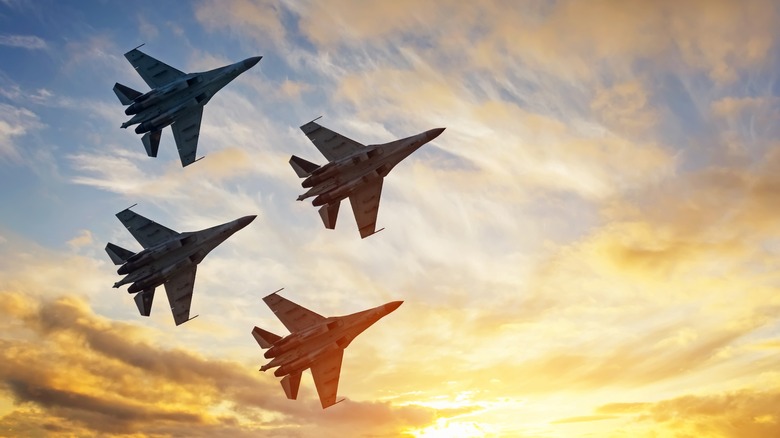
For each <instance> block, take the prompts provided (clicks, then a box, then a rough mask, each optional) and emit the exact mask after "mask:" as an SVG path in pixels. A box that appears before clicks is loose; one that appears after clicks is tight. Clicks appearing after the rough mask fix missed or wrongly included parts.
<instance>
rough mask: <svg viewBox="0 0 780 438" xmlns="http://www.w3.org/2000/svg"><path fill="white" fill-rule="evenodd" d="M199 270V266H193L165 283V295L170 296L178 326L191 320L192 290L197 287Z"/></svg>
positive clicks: (172, 310) (169, 301) (169, 299)
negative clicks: (196, 276) (196, 279)
mask: <svg viewBox="0 0 780 438" xmlns="http://www.w3.org/2000/svg"><path fill="white" fill-rule="evenodd" d="M197 270H198V268H197V266H193V267H192V268H190V269H187V270H186V271H182V272H181V273H179V274H178V275H176V276H175V277H173V278H171V279H170V280H168V281H166V282H165V293H166V294H167V295H168V303H169V304H170V305H171V312H172V313H173V320H174V321H175V322H176V325H179V324H182V323H185V322H187V321H188V320H189V319H190V305H191V304H192V288H193V287H194V286H195V274H196V273H197Z"/></svg>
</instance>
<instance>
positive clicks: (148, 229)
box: [116, 208, 179, 248]
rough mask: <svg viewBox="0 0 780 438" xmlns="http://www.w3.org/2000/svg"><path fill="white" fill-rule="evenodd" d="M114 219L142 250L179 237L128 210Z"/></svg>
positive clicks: (121, 212) (173, 232) (168, 229)
mask: <svg viewBox="0 0 780 438" xmlns="http://www.w3.org/2000/svg"><path fill="white" fill-rule="evenodd" d="M116 217H117V218H118V219H119V220H120V221H121V222H122V225H124V226H125V228H127V231H130V234H132V235H133V237H135V240H137V241H138V243H140V244H141V246H143V247H144V248H150V247H153V246H157V245H159V244H161V243H163V242H167V241H169V240H171V239H173V238H174V237H176V236H178V235H179V233H177V232H176V231H173V230H171V229H170V228H166V227H164V226H162V225H160V224H158V223H157V222H155V221H153V220H151V219H147V218H145V217H143V216H141V215H140V214H137V213H136V212H134V211H132V210H130V209H129V208H128V209H126V210H122V211H120V212H119V213H117V214H116Z"/></svg>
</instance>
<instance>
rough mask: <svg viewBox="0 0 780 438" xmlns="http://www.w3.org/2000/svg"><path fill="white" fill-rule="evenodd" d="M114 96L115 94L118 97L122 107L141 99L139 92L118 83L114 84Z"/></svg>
mask: <svg viewBox="0 0 780 438" xmlns="http://www.w3.org/2000/svg"><path fill="white" fill-rule="evenodd" d="M114 94H116V97H118V98H119V101H120V102H122V105H130V104H131V103H133V101H134V100H136V99H138V98H139V97H141V93H140V92H139V91H135V90H133V89H132V88H130V87H128V86H127V85H122V84H120V83H119V82H117V83H116V84H114Z"/></svg>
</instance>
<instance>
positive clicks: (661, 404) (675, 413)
mask: <svg viewBox="0 0 780 438" xmlns="http://www.w3.org/2000/svg"><path fill="white" fill-rule="evenodd" d="M778 402H780V390H778V388H777V387H771V388H766V389H763V390H754V389H742V390H738V391H729V392H722V393H716V394H709V395H686V396H682V397H676V398H672V399H668V400H662V401H658V402H653V403H617V404H608V405H603V406H600V407H599V408H597V410H596V411H597V412H600V413H601V412H609V413H613V414H617V415H623V416H625V417H627V418H626V419H630V421H628V424H631V426H623V427H620V428H617V429H616V430H613V431H612V433H610V434H606V435H605V436H624V435H622V434H623V433H629V434H630V435H631V436H637V437H650V436H658V434H659V433H660V434H664V433H675V434H678V435H680V434H682V435H681V436H700V437H724V438H726V437H740V438H759V437H769V436H776V435H777V434H778V433H780V422H779V421H778V420H779V418H778V414H777V409H776V407H777V403H778ZM597 416H600V415H597ZM613 418H614V417H613Z"/></svg>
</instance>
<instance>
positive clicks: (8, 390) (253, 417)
mask: <svg viewBox="0 0 780 438" xmlns="http://www.w3.org/2000/svg"><path fill="white" fill-rule="evenodd" d="M0 303H2V306H0V316H2V318H3V320H4V321H6V323H8V322H9V321H15V322H14V323H11V324H9V325H8V326H7V328H8V327H10V332H9V330H8V329H7V330H5V331H4V336H3V338H2V339H0V345H2V348H0V394H4V395H5V397H8V398H10V399H11V400H13V402H14V404H15V407H14V408H13V410H12V411H11V412H9V413H7V414H6V415H5V416H3V417H2V418H0V428H2V430H4V431H12V432H13V433H14V434H16V433H20V434H24V433H36V431H39V432H40V431H50V432H52V431H56V432H59V433H69V434H76V435H80V436H98V435H114V434H118V435H132V434H135V433H142V434H145V435H160V436H167V435H188V436H209V435H210V436H213V435H215V434H217V435H231V436H244V435H250V434H257V433H273V434H274V435H275V436H298V435H299V434H304V435H306V434H308V433H309V432H312V433H313V432H314V431H315V430H317V431H318V435H321V436H342V435H343V434H344V433H345V432H346V431H353V432H354V431H355V430H361V431H364V432H365V433H379V432H380V431H381V432H382V433H388V431H393V430H395V431H396V432H400V431H401V430H403V429H405V428H408V427H421V426H423V425H425V424H428V423H430V422H431V421H432V419H433V418H434V416H435V415H436V413H435V411H434V410H431V409H428V408H422V407H417V406H413V405H411V406H404V407H396V406H392V405H390V404H388V403H376V402H372V403H362V402H352V401H349V400H348V401H346V402H344V403H343V404H341V405H340V406H339V408H336V409H331V410H329V411H324V412H323V411H321V408H320V407H319V405H318V404H317V403H316V401H315V400H309V401H298V402H290V401H287V400H285V399H284V397H283V394H282V392H281V389H280V388H279V386H278V384H277V383H276V379H268V378H265V377H267V376H264V375H263V376H260V375H259V373H257V372H256V370H254V369H252V368H248V367H246V366H244V365H242V364H239V363H236V362H231V361H229V360H219V359H211V358H206V357H203V356H201V355H199V354H197V353H194V352H189V351H184V350H181V349H163V348H160V347H157V346H155V345H154V344H153V343H151V342H149V339H153V338H154V336H155V335H154V333H153V331H152V330H151V329H142V328H138V327H136V326H133V325H130V324H125V323H118V322H113V321H110V320H107V319H105V318H103V317H100V316H97V315H95V314H94V313H92V311H91V309H90V308H89V306H88V305H87V304H86V303H85V302H84V301H82V300H81V299H79V298H68V297H63V298H59V299H55V300H45V299H44V300H41V299H37V298H33V297H31V296H29V295H25V294H21V293H13V292H0ZM306 431H309V432H306ZM371 431H373V432H371Z"/></svg>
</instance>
